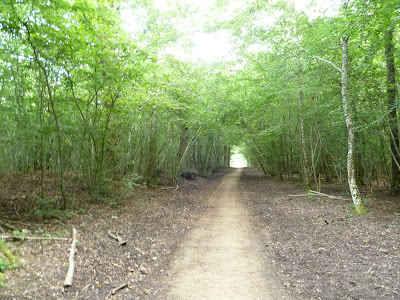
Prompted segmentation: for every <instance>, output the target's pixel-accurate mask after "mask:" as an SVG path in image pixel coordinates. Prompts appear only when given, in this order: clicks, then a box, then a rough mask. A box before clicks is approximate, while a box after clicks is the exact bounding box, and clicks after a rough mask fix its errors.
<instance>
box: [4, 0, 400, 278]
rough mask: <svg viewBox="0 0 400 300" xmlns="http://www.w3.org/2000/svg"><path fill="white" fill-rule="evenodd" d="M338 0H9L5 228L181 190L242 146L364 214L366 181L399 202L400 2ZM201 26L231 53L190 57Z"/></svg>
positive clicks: (281, 174)
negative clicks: (145, 192) (339, 193)
mask: <svg viewBox="0 0 400 300" xmlns="http://www.w3.org/2000/svg"><path fill="white" fill-rule="evenodd" d="M327 3H330V4H329V5H331V6H332V7H333V5H334V4H335V5H336V10H335V11H334V13H332V10H333V9H330V8H328V6H329V5H328V4H327V7H322V8H321V7H317V6H313V5H315V4H313V3H311V4H309V6H308V8H307V11H308V12H310V11H311V12H313V13H306V11H304V10H299V9H296V7H295V5H294V3H292V2H291V1H288V0H277V1H272V0H270V1H265V0H249V1H233V0H218V1H216V2H215V3H214V4H213V6H212V7H211V6H210V7H208V8H207V12H205V13H204V16H205V17H203V18H202V19H201V20H200V19H198V17H196V16H198V13H199V11H201V8H199V7H196V6H195V5H192V4H189V2H187V1H171V3H169V5H167V6H165V7H159V6H158V5H157V1H152V0H124V1H122V0H4V1H1V3H0V177H1V178H0V220H3V221H0V226H2V227H3V228H6V229H9V228H7V224H8V225H9V227H10V228H11V230H12V229H13V226H11V224H12V223H10V222H8V223H7V220H8V219H12V218H14V217H18V218H19V217H21V216H22V215H26V216H28V217H27V218H28V220H30V219H35V218H36V219H39V220H44V219H47V218H56V219H61V220H62V219H63V218H66V217H68V216H69V215H72V214H79V213H80V212H84V211H85V210H86V209H87V207H88V205H105V207H111V208H110V209H112V208H113V207H118V206H119V205H120V202H121V199H125V198H126V197H127V195H131V194H135V193H139V194H140V193H142V192H141V191H139V190H142V189H144V188H145V187H150V188H160V186H161V187H163V186H167V187H166V188H165V189H168V188H170V189H172V190H174V189H175V190H178V188H179V186H180V185H182V184H183V183H182V182H184V179H182V175H184V177H189V178H192V177H195V176H196V175H197V178H198V180H203V178H208V177H210V176H211V177H212V176H216V175H212V174H214V173H218V172H220V171H223V170H224V169H226V168H229V166H230V160H231V154H232V153H233V149H238V151H239V152H240V153H242V154H243V155H244V156H245V158H246V159H247V161H248V163H249V165H251V166H254V167H257V168H258V169H259V170H261V171H262V172H263V173H264V175H266V176H269V177H272V178H275V179H277V180H278V181H286V180H291V181H295V182H296V183H297V184H298V185H299V186H300V187H301V189H302V190H303V191H309V190H311V191H315V192H317V193H318V192H323V193H325V192H326V191H324V190H323V188H322V187H323V186H324V184H329V183H337V184H341V185H342V186H343V185H344V186H346V192H345V195H346V196H348V197H351V199H352V204H351V207H352V209H353V211H352V212H351V213H352V214H354V215H356V214H361V215H363V214H366V213H367V214H368V209H366V208H365V202H366V201H367V202H368V201H370V199H368V198H364V197H363V196H362V193H361V192H360V188H361V189H363V190H368V191H371V193H372V191H373V190H381V191H383V193H385V195H386V194H390V195H391V197H392V196H393V199H394V200H393V202H394V205H398V204H399V203H400V200H399V199H398V197H397V195H399V193H400V136H399V134H400V133H399V112H398V110H399V97H398V90H399V83H398V80H397V77H398V69H399V68H400V66H399V59H398V57H399V52H398V47H397V45H398V43H399V39H400V33H399V30H398V28H399V23H400V1H399V0H350V1H349V0H348V1H342V2H341V3H334V1H331V2H329V1H328V2H327ZM124 12H125V13H124ZM127 15H129V17H128V18H129V19H131V22H129V24H130V25H129V26H130V28H129V30H127V17H126V16H127ZM196 18H197V19H196ZM132 20H134V21H132ZM199 22H201V23H202V24H203V29H202V30H205V31H206V32H208V33H210V34H212V33H217V32H225V33H229V35H230V43H231V44H232V49H231V50H230V53H227V55H226V57H223V58H221V59H218V60H213V61H204V60H202V59H196V60H193V59H186V58H182V57H179V55H176V51H174V49H176V47H178V46H179V47H181V48H182V49H184V51H185V52H190V50H191V49H192V48H193V47H194V44H193V41H192V40H191V38H192V36H193V31H194V30H198V29H196V28H197V27H196V26H197V25H196V24H198V23H199ZM208 47H209V48H211V49H213V45H209V46H208ZM171 49H172V50H171ZM196 180H197V179H196ZM23 184H25V185H27V186H25V187H23V188H22V185H23ZM186 184H194V183H193V182H190V183H186ZM141 205H142V204H140V203H139V204H138V207H141ZM102 207H103V206H102ZM396 216H397V215H396ZM93 230H95V229H93ZM3 232H4V230H3ZM14 234H17V235H24V233H23V232H21V231H19V230H16V231H15V232H14ZM0 245H3V246H1V249H6V246H5V243H3V242H2V244H0ZM5 251H6V250H5ZM0 258H1V257H0ZM5 260H6V259H5V258H4V259H2V260H0V262H2V261H4V263H3V264H1V263H0V271H4V269H6V268H7V267H6V266H7V264H6V263H5ZM0 275H1V273H0ZM0 282H2V283H3V284H5V283H4V282H3V281H2V279H1V277H0Z"/></svg>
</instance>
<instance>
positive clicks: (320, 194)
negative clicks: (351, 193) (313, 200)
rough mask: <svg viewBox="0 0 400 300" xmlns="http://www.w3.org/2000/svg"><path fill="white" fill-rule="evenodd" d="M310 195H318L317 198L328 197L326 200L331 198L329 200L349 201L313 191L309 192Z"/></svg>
mask: <svg viewBox="0 0 400 300" xmlns="http://www.w3.org/2000/svg"><path fill="white" fill-rule="evenodd" d="M308 193H309V194H312V195H316V196H321V197H326V198H329V199H334V200H347V199H345V198H343V197H338V196H332V195H327V194H324V193H321V192H317V191H313V190H309V191H308Z"/></svg>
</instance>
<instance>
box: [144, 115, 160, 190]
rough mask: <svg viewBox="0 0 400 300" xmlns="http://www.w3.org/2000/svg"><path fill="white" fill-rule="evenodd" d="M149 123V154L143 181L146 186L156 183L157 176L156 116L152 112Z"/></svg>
mask: <svg viewBox="0 0 400 300" xmlns="http://www.w3.org/2000/svg"><path fill="white" fill-rule="evenodd" d="M150 122H151V125H150V140H149V156H148V160H147V167H146V173H145V174H146V175H145V181H146V183H147V185H148V186H154V185H157V184H158V176H157V116H156V114H155V113H154V112H153V114H152V116H151V121H150Z"/></svg>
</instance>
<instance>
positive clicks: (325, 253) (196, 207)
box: [0, 168, 400, 300]
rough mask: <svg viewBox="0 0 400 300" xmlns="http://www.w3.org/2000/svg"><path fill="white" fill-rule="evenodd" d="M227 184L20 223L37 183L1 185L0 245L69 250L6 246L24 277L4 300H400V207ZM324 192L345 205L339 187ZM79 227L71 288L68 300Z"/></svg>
mask: <svg viewBox="0 0 400 300" xmlns="http://www.w3.org/2000/svg"><path fill="white" fill-rule="evenodd" d="M225 173H226V174H214V175H212V176H211V177H210V178H198V179H196V180H189V181H183V182H182V183H181V184H180V187H179V189H178V190H176V191H174V189H173V188H172V189H165V187H162V186H161V187H159V188H151V189H150V188H136V190H135V192H134V193H133V194H132V195H130V196H129V197H125V198H124V199H122V200H121V203H122V205H118V206H116V207H115V208H111V207H110V206H109V205H88V206H86V207H84V209H82V210H80V213H79V214H74V215H73V216H71V217H70V218H68V219H62V220H57V219H50V220H43V219H38V218H36V219H32V216H31V215H29V214H28V215H27V214H26V212H23V211H22V208H23V207H24V206H26V204H22V202H21V201H23V203H28V202H29V201H31V200H32V199H34V198H35V197H34V196H33V195H35V193H37V191H36V190H33V186H34V184H33V183H32V182H33V181H34V176H32V178H27V177H24V178H22V177H21V176H22V175H15V176H14V175H9V176H3V177H2V178H1V179H0V186H2V187H3V189H2V190H1V191H0V208H1V209H2V211H1V212H0V213H1V215H0V231H2V233H1V235H10V232H9V230H10V229H12V228H14V229H18V230H20V232H21V231H22V230H23V229H26V230H28V232H27V233H24V234H26V235H27V236H42V237H67V238H68V239H67V240H66V241H60V240H41V241H38V240H35V241H30V240H24V241H17V242H10V243H9V248H10V250H11V252H12V253H13V254H14V255H16V256H17V257H19V258H20V259H21V261H22V262H23V266H22V267H19V268H16V269H14V270H9V271H6V272H5V277H6V278H5V281H6V285H5V286H0V299H290V300H295V299H299V300H301V299H324V300H334V299H360V300H361V299H371V300H372V299H400V238H399V237H400V206H398V205H397V204H396V203H399V199H398V198H390V197H389V196H387V195H386V194H385V193H384V192H375V194H374V195H370V198H371V199H372V200H371V201H369V202H368V203H367V209H368V214H367V215H365V216H356V215H353V214H352V210H351V205H350V204H351V201H350V200H332V199H329V198H320V197H315V196H314V197H313V198H309V197H307V196H299V195H302V194H304V191H303V190H302V189H301V188H299V187H298V186H297V182H294V181H289V180H286V181H280V182H279V181H276V180H274V179H272V178H267V177H265V176H263V175H262V174H261V173H260V172H258V171H257V170H255V169H252V168H247V169H244V170H243V171H241V172H240V171H238V170H236V171H234V170H230V171H229V172H225ZM239 173H241V174H239ZM239 175H240V176H239ZM22 179H23V180H22ZM50 182H51V180H50V179H49V183H50ZM54 186H55V185H54ZM48 192H49V191H48ZM322 192H324V193H326V194H331V195H337V196H343V197H346V196H347V191H346V187H345V186H344V185H336V184H329V185H328V184H326V185H323V187H322ZM368 193H370V191H368ZM364 195H366V194H364ZM77 201H78V200H77ZM11 202H12V205H10V203H11ZM73 227H75V228H76V229H77V230H78V240H79V242H78V247H77V252H76V254H75V262H76V265H75V276H74V281H73V285H72V287H70V288H68V290H66V291H65V290H64V289H63V282H64V277H65V274H66V271H67V267H68V251H69V248H70V244H71V240H70V239H69V237H70V236H71V229H72V228H73ZM107 231H112V232H114V233H116V232H118V233H119V235H120V236H121V237H122V238H123V239H124V240H126V241H127V244H126V245H125V246H120V245H119V244H118V243H117V242H115V241H114V240H112V239H110V238H109V236H108V235H107ZM122 284H124V285H125V284H126V285H127V286H126V287H125V288H124V289H121V290H118V291H116V292H115V295H112V294H111V291H112V290H113V289H114V288H116V287H118V286H120V285H122Z"/></svg>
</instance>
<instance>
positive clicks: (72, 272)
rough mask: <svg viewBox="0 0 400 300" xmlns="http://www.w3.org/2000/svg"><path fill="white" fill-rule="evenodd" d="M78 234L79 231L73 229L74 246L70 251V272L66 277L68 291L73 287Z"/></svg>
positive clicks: (65, 285) (72, 245)
mask: <svg viewBox="0 0 400 300" xmlns="http://www.w3.org/2000/svg"><path fill="white" fill-rule="evenodd" d="M77 234H78V231H77V230H76V229H75V228H72V244H71V248H70V250H69V259H68V271H67V275H65V280H64V289H66V288H68V287H70V286H71V285H72V280H73V278H74V269H75V262H74V255H75V249H76V236H77Z"/></svg>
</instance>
